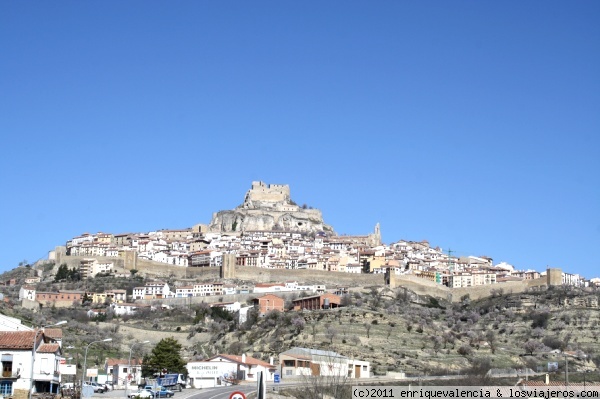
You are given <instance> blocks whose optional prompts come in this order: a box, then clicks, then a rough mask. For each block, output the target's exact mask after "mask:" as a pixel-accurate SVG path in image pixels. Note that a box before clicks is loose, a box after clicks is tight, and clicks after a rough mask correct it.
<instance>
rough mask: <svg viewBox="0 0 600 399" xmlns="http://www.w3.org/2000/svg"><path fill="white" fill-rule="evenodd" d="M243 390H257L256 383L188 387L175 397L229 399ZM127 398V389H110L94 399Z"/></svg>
mask: <svg viewBox="0 0 600 399" xmlns="http://www.w3.org/2000/svg"><path fill="white" fill-rule="evenodd" d="M236 391H238V392H243V393H244V394H248V393H250V392H253V391H256V384H248V385H234V386H230V387H219V388H207V389H194V388H188V389H184V390H183V391H181V392H177V391H175V396H173V399H229V397H230V396H231V394H232V393H233V392H236ZM102 398H104V399H127V398H126V397H125V390H123V389H117V390H114V391H108V392H106V393H94V395H93V396H92V399H102Z"/></svg>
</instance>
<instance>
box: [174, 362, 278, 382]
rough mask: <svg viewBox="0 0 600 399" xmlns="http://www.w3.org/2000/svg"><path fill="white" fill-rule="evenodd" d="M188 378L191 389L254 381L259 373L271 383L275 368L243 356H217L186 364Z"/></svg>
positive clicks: (269, 364)
mask: <svg viewBox="0 0 600 399" xmlns="http://www.w3.org/2000/svg"><path fill="white" fill-rule="evenodd" d="M186 367H187V370H188V378H189V382H190V385H191V386H192V388H212V387H218V386H225V385H228V384H229V383H232V382H234V381H235V382H237V381H256V378H257V375H258V373H259V372H262V373H264V375H265V376H266V378H267V381H273V376H274V375H275V371H276V366H275V365H273V364H271V363H267V362H264V361H262V360H260V359H255V358H253V357H250V356H246V355H245V354H244V355H242V356H236V355H217V356H215V357H212V358H210V359H208V360H205V361H201V362H190V363H188V364H187V366H186Z"/></svg>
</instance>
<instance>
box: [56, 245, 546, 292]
mask: <svg viewBox="0 0 600 399" xmlns="http://www.w3.org/2000/svg"><path fill="white" fill-rule="evenodd" d="M89 258H90V257H84V256H64V257H62V259H61V261H62V263H66V264H67V266H68V267H69V268H72V267H79V262H80V261H81V260H83V259H89ZM96 259H98V262H113V263H114V265H115V267H116V268H121V269H123V270H129V269H127V268H125V267H124V263H125V262H124V259H122V258H113V257H96ZM136 268H137V270H138V273H139V275H140V276H144V277H155V278H165V279H166V278H168V277H171V276H173V277H175V278H180V279H199V280H207V281H215V280H218V279H219V278H220V268H217V267H199V268H194V267H183V266H173V265H168V264H165V263H159V262H154V261H148V260H144V259H139V258H138V259H137V260H136ZM233 279H235V280H239V281H252V282H256V283H271V282H272V283H275V282H278V283H283V282H286V281H298V283H300V284H307V285H309V284H325V285H326V286H327V287H328V288H334V287H348V288H356V287H361V286H384V275H382V274H350V273H338V272H328V271H323V270H308V269H299V270H288V269H264V268H257V267H248V266H235V275H234V277H233ZM395 285H396V287H405V288H407V289H409V290H411V291H413V292H415V293H416V294H418V295H430V296H433V297H436V298H440V299H444V300H448V301H452V302H459V301H460V300H461V298H462V297H464V296H465V295H469V297H470V298H471V299H472V300H476V299H481V298H485V297H489V296H491V295H492V290H494V291H496V292H497V291H498V290H500V289H501V290H502V291H503V293H505V294H510V293H513V294H516V293H521V292H524V291H526V290H527V289H528V288H531V287H545V286H547V278H546V277H541V278H539V279H536V280H523V281H511V282H505V283H498V284H490V285H480V286H474V287H465V288H453V289H451V288H448V287H446V286H443V285H440V284H436V283H434V282H433V281H430V280H426V279H422V278H419V277H416V276H414V275H396V276H395ZM218 298H219V297H198V298H193V299H194V303H195V302H196V301H197V302H202V301H205V302H211V301H218ZM240 299H241V300H242V301H245V300H246V299H247V296H242V297H240ZM240 299H234V297H233V296H227V301H228V302H235V301H236V300H240ZM173 300H181V301H183V302H184V303H189V302H186V300H187V299H186V298H177V299H173Z"/></svg>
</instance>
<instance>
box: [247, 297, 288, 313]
mask: <svg viewBox="0 0 600 399" xmlns="http://www.w3.org/2000/svg"><path fill="white" fill-rule="evenodd" d="M252 302H253V303H254V306H255V307H257V308H258V312H259V313H260V314H261V315H263V314H265V313H267V312H269V311H271V310H277V311H279V312H283V311H285V300H284V299H283V298H280V297H278V296H277V295H273V294H267V295H263V296H261V297H259V298H255V299H253V301H252Z"/></svg>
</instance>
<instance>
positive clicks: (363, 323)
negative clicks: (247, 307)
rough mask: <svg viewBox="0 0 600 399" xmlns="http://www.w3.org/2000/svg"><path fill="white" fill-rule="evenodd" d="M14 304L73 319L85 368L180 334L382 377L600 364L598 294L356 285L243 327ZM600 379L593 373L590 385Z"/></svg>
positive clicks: (35, 318) (190, 349) (214, 347)
mask: <svg viewBox="0 0 600 399" xmlns="http://www.w3.org/2000/svg"><path fill="white" fill-rule="evenodd" d="M26 271H27V269H26V268H23V270H20V271H19V273H24V274H26V273H25V272H26ZM13 273H14V272H13ZM143 283H144V279H143V278H141V277H140V276H132V277H130V278H114V277H97V278H95V279H93V280H91V281H88V282H86V283H85V284H87V288H88V289H91V288H93V289H94V290H98V291H101V290H104V289H112V288H124V289H129V288H131V287H132V286H135V285H139V284H143ZM81 284H84V283H83V282H79V283H61V284H53V283H51V282H45V283H43V284H41V287H43V288H44V289H48V290H51V289H58V288H59V287H60V288H61V289H65V288H67V289H77V288H82V287H83V286H82V285H81ZM4 293H5V295H6V296H7V297H12V298H14V296H13V295H15V294H16V293H18V289H17V288H16V287H4ZM12 298H9V299H8V300H7V301H5V302H4V303H3V304H2V305H1V307H0V312H2V313H3V314H7V315H9V316H12V317H18V318H20V319H22V320H24V322H25V323H27V324H35V325H43V324H49V323H51V322H54V321H57V320H63V319H66V320H69V321H70V322H69V324H68V325H67V327H66V328H65V329H64V330H63V333H64V343H65V346H73V347H74V348H73V349H68V350H67V353H66V356H72V357H74V358H75V359H78V363H80V366H81V358H82V355H83V349H84V348H85V345H86V343H88V342H91V341H92V340H97V339H102V338H105V337H107V336H110V337H111V338H113V341H112V342H111V344H110V345H109V346H104V347H102V346H98V347H96V346H95V347H94V348H92V350H91V351H90V359H89V361H92V362H96V364H102V363H103V359H104V358H106V357H126V356H127V355H128V351H129V349H130V347H131V345H132V343H135V342H140V341H143V340H146V339H148V340H150V341H151V345H152V344H156V343H157V342H158V341H159V340H160V339H162V338H165V337H174V338H175V339H177V340H178V341H179V342H180V343H181V344H182V345H183V348H184V353H183V354H182V355H183V356H184V357H185V358H187V359H189V360H192V359H202V358H207V357H210V356H213V355H215V354H217V353H229V354H241V353H244V352H245V353H247V354H250V355H252V356H254V357H258V358H262V359H264V360H268V359H269V357H271V356H274V357H276V356H277V355H278V353H280V352H282V351H285V350H287V349H290V348H292V347H294V346H303V347H310V348H318V349H328V350H333V351H336V352H338V353H340V354H342V355H345V356H348V357H355V358H359V359H362V360H368V361H370V362H371V364H372V370H373V372H374V373H375V374H377V375H385V374H386V373H387V372H405V373H406V374H407V375H414V376H422V375H446V374H456V373H461V374H464V373H471V374H480V375H481V374H484V373H485V372H487V371H488V370H489V369H490V368H496V369H507V368H512V369H524V368H526V367H528V368H530V369H532V370H534V371H535V370H546V369H547V366H548V363H549V362H558V363H559V373H560V372H562V370H563V368H564V354H563V351H565V352H566V353H568V354H569V372H570V373H571V374H572V375H573V377H572V378H577V372H578V371H579V372H586V371H597V370H598V369H597V365H598V364H599V362H600V342H599V338H600V328H599V327H600V310H599V309H598V307H597V306H596V307H589V306H587V305H589V304H594V303H596V304H597V302H598V300H599V298H600V292H599V291H597V290H596V291H594V290H583V289H570V288H568V287H553V288H551V289H547V290H530V291H528V292H525V293H521V294H508V293H503V292H502V290H497V291H496V292H495V295H494V296H492V297H489V298H487V299H482V300H477V301H475V300H473V301H472V300H470V298H469V297H468V296H465V297H463V298H462V301H461V302H459V303H449V302H445V301H442V300H439V299H435V298H433V297H429V296H419V295H417V294H415V293H413V292H411V291H410V290H408V289H405V288H402V287H401V288H398V289H395V290H390V289H387V288H381V287H379V286H372V287H357V288H356V289H354V290H353V291H351V293H350V294H348V295H346V296H344V297H343V305H345V306H343V307H341V308H338V309H333V310H319V311H299V312H296V311H288V312H285V313H278V312H271V313H268V314H267V315H265V316H264V317H258V316H257V315H256V314H252V313H250V315H249V320H248V321H247V322H246V323H243V324H241V325H239V324H238V323H237V322H236V321H235V318H234V317H233V315H230V314H228V313H227V312H224V311H219V310H215V309H216V308H212V309H211V308H210V307H209V306H208V304H206V303H188V304H186V305H185V306H174V307H172V308H171V309H162V310H160V309H159V310H156V311H151V310H150V308H146V309H142V310H140V311H139V312H138V314H137V315H135V316H124V317H115V316H114V315H111V314H110V312H109V313H108V314H107V316H106V318H102V319H98V320H91V319H89V317H88V316H87V314H86V312H87V311H88V310H89V309H90V307H91V306H92V305H91V304H87V305H85V306H74V307H71V308H54V307H47V308H43V309H41V310H40V311H39V312H32V311H30V310H27V309H24V308H22V307H20V306H19V304H18V302H17V301H15V300H14V299H12ZM156 304H158V303H156ZM288 305H289V304H288ZM95 306H102V305H95ZM150 349H151V347H149V348H138V350H139V351H142V350H146V351H149V350H150ZM136 352H137V351H136ZM553 352H559V353H553ZM597 376H598V373H591V374H589V375H588V377H587V378H588V381H589V380H591V379H594V378H595V379H598V377H597ZM555 378H559V374H557V376H556V377H555Z"/></svg>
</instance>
